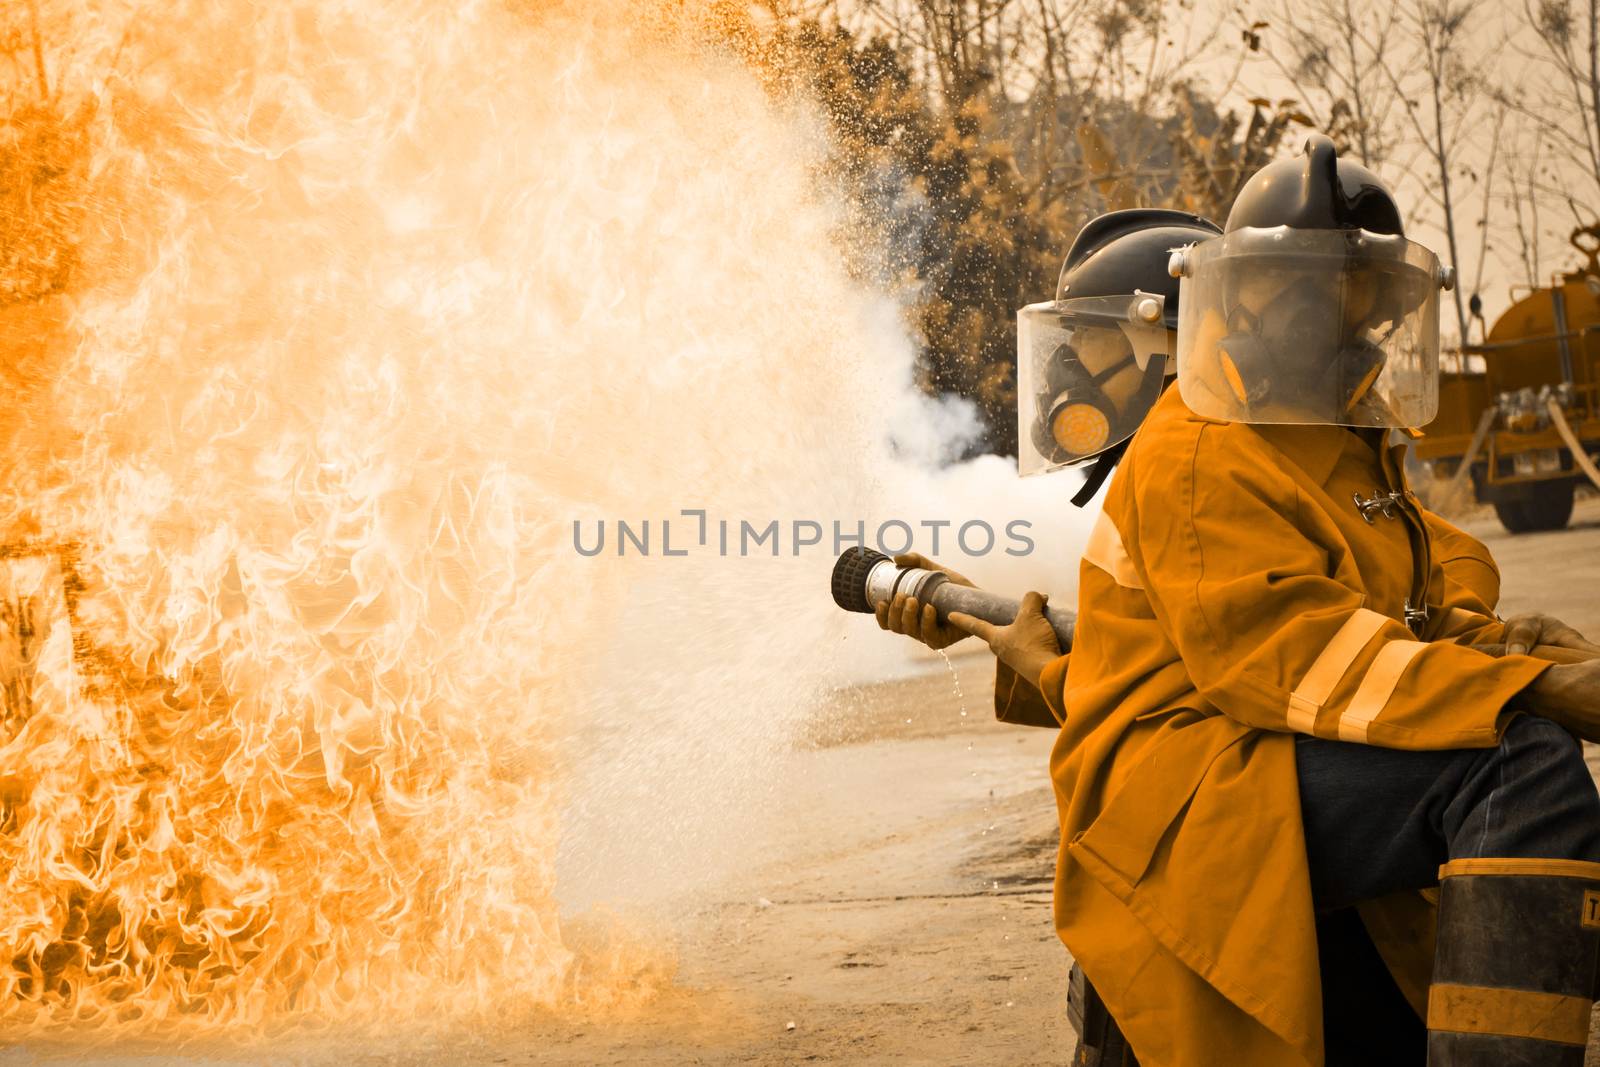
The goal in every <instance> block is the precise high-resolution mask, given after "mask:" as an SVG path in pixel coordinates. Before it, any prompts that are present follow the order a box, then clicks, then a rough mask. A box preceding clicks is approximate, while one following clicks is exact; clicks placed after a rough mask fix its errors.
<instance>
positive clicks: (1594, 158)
mask: <svg viewBox="0 0 1600 1067" xmlns="http://www.w3.org/2000/svg"><path fill="white" fill-rule="evenodd" d="M1523 15H1524V18H1525V19H1526V22H1527V26H1528V27H1529V28H1530V29H1531V30H1532V36H1533V39H1534V40H1535V41H1537V42H1538V45H1537V46H1536V47H1535V48H1534V49H1533V50H1532V51H1529V52H1527V53H1526V54H1527V56H1528V57H1529V58H1530V59H1532V60H1533V61H1534V62H1535V63H1537V64H1538V65H1539V68H1540V70H1541V71H1542V72H1544V73H1546V74H1548V75H1549V77H1538V76H1535V77H1532V78H1530V79H1529V82H1530V85H1531V86H1532V87H1533V88H1532V92H1531V94H1530V95H1529V96H1528V97H1526V98H1525V106H1524V107H1523V109H1522V110H1523V114H1524V115H1526V116H1527V117H1528V118H1530V119H1532V120H1533V122H1534V123H1536V124H1537V126H1538V128H1539V132H1540V133H1541V134H1542V135H1543V138H1544V140H1545V142H1546V144H1547V145H1548V147H1549V148H1550V150H1552V151H1553V152H1555V153H1557V154H1559V155H1560V156H1561V157H1563V162H1565V163H1567V164H1568V165H1571V166H1575V167H1576V168H1578V170H1579V172H1580V173H1582V174H1584V175H1585V176H1586V177H1587V178H1588V180H1589V181H1591V182H1593V183H1594V187H1595V191H1596V192H1597V193H1600V2H1597V0H1588V2H1587V3H1585V4H1582V5H1574V4H1573V3H1572V0H1524V5H1523Z"/></svg>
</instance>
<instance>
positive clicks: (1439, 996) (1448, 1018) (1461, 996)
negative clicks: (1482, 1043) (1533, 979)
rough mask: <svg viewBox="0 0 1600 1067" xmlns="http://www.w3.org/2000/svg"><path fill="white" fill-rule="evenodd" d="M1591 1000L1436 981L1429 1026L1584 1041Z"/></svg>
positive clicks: (1571, 1042)
mask: <svg viewBox="0 0 1600 1067" xmlns="http://www.w3.org/2000/svg"><path fill="white" fill-rule="evenodd" d="M1591 1004H1592V1002H1591V1001H1590V1000H1589V999H1588V998H1587V997H1564V996H1562V995H1561V994H1559V993H1534V992H1530V991H1528V990H1525V989H1490V988H1487V987H1484V986H1470V985H1435V986H1434V987H1433V988H1432V989H1431V990H1429V992H1428V1029H1429V1030H1447V1031H1450V1032H1453V1033H1458V1034H1497V1035H1500V1036H1502V1037H1522V1038H1530V1039H1532V1040H1535V1041H1552V1042H1555V1043H1557V1044H1561V1045H1585V1044H1588V1041H1589V1008H1590V1006H1591Z"/></svg>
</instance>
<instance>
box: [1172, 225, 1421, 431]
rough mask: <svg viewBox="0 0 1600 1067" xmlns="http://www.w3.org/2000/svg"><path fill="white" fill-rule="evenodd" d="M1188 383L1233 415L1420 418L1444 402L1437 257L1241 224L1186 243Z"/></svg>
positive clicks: (1338, 236) (1324, 421) (1377, 421)
mask: <svg viewBox="0 0 1600 1067" xmlns="http://www.w3.org/2000/svg"><path fill="white" fill-rule="evenodd" d="M1183 268H1184V275H1183V281H1182V285H1183V289H1182V293H1183V297H1182V300H1181V301H1180V302H1179V312H1178V388H1179V390H1180V391H1181V392H1182V394H1183V402H1184V403H1185V404H1187V405H1188V406H1189V409H1190V410H1191V411H1193V412H1195V413H1196V414H1198V415H1204V416H1207V417H1209V418H1215V419H1223V420H1225V421H1228V422H1253V423H1312V424H1321V425H1328V424H1332V425H1339V426H1422V425H1425V424H1426V423H1429V422H1431V421H1433V417H1434V415H1435V414H1437V412H1438V407H1439V296H1438V290H1439V284H1440V278H1441V272H1440V269H1439V261H1438V259H1437V257H1435V256H1434V254H1433V253H1432V252H1430V251H1428V250H1427V249H1426V248H1424V247H1422V246H1421V245H1417V244H1413V243H1411V242H1410V241H1407V240H1405V238H1403V237H1399V236H1393V235H1387V234H1374V233H1369V232H1367V231H1364V230H1296V229H1292V228H1290V227H1286V226H1281V227H1275V228H1272V229H1256V228H1245V229H1240V230H1235V231H1233V232H1232V233H1229V234H1227V235H1226V236H1224V237H1218V238H1215V239H1213V240H1210V241H1205V242H1202V243H1201V244H1199V245H1196V246H1195V247H1193V248H1192V249H1190V250H1188V251H1187V252H1186V253H1185V254H1184V259H1183Z"/></svg>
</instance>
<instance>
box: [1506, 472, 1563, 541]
mask: <svg viewBox="0 0 1600 1067" xmlns="http://www.w3.org/2000/svg"><path fill="white" fill-rule="evenodd" d="M1494 513H1495V514H1496V515H1498V516H1500V525H1502V526H1504V527H1505V528H1506V530H1507V531H1509V532H1510V533H1514V534H1519V533H1533V532H1535V531H1538V530H1559V529H1561V528H1563V527H1564V526H1566V525H1567V521H1568V520H1569V519H1571V518H1572V483H1571V482H1570V481H1561V482H1538V483H1535V484H1533V485H1530V486H1527V487H1525V488H1524V489H1522V490H1521V491H1520V492H1518V493H1517V495H1516V496H1508V497H1506V498H1505V499H1503V500H1496V501H1495V503H1494Z"/></svg>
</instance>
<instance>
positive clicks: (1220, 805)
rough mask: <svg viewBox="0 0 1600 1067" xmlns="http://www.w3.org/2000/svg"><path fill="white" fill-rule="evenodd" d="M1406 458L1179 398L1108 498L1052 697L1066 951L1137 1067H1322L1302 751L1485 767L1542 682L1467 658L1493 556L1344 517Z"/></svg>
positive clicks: (1520, 659) (1505, 663)
mask: <svg viewBox="0 0 1600 1067" xmlns="http://www.w3.org/2000/svg"><path fill="white" fill-rule="evenodd" d="M1396 451H1398V450H1394V451H1390V452H1387V453H1385V454H1384V455H1382V456H1381V457H1380V456H1379V455H1378V454H1377V453H1376V452H1374V450H1373V449H1372V448H1371V447H1370V446H1369V445H1368V444H1367V443H1366V442H1365V441H1363V440H1362V439H1361V438H1359V437H1357V436H1356V435H1355V434H1353V433H1351V432H1349V431H1348V430H1345V429H1343V428H1340V427H1331V426H1248V425H1244V424H1231V423H1222V422H1217V421H1214V420H1209V419H1203V418H1200V417H1198V416H1195V415H1194V414H1192V413H1191V412H1190V411H1189V410H1188V409H1187V408H1186V407H1184V405H1183V403H1182V401H1181V399H1180V398H1179V395H1178V391H1177V390H1176V389H1173V390H1169V391H1168V392H1167V394H1166V395H1165V396H1163V398H1162V399H1161V401H1160V402H1159V403H1158V404H1157V406H1156V407H1155V409H1154V410H1153V411H1152V412H1151V414H1150V416H1149V417H1148V419H1147V420H1146V422H1145V424H1144V426H1143V427H1141V429H1140V430H1139V432H1138V434H1137V435H1136V436H1135V437H1134V440H1133V444H1132V446H1131V447H1130V448H1129V450H1128V453H1127V455H1126V456H1125V457H1124V459H1123V461H1122V464H1121V467H1120V469H1119V470H1118V472H1117V474H1116V476H1115V478H1114V479H1113V481H1112V483H1111V487H1110V490H1109V491H1108V493H1107V497H1106V504H1105V517H1104V519H1103V520H1102V523H1103V525H1102V526H1101V527H1100V528H1099V529H1097V531H1096V532H1095V534H1094V535H1093V536H1092V537H1091V539H1090V550H1089V551H1088V552H1086V554H1085V559H1084V562H1083V563H1082V565H1081V567H1080V574H1079V589H1078V623H1077V631H1076V636H1075V642H1074V647H1073V649H1072V653H1071V655H1070V656H1063V657H1061V658H1060V659H1059V660H1057V661H1056V662H1055V663H1053V664H1052V665H1051V666H1050V668H1049V669H1047V670H1046V671H1045V673H1044V677H1043V679H1042V681H1041V689H1042V692H1043V695H1044V698H1045V699H1046V700H1047V701H1048V702H1049V703H1050V705H1051V708H1052V711H1053V712H1054V713H1055V715H1056V717H1057V718H1058V719H1062V720H1063V722H1064V725H1063V727H1062V730H1061V733H1060V735H1059V736H1058V738H1057V742H1056V745H1055V749H1054V752H1053V754H1052V757H1051V774H1052V777H1053V779H1054V782H1055V787H1056V800H1057V807H1058V810H1059V814H1060V819H1061V829H1062V842H1063V844H1062V849H1061V852H1060V855H1059V860H1058V864H1057V873H1056V895H1055V914H1056V927H1057V931H1058V932H1059V934H1060V936H1061V938H1062V940H1063V941H1064V942H1065V943H1066V945H1067V946H1068V948H1069V950H1070V951H1071V952H1072V953H1073V955H1074V956H1075V957H1076V958H1077V959H1078V961H1079V962H1080V963H1081V964H1082V966H1083V968H1084V971H1085V973H1086V974H1087V975H1088V976H1089V978H1090V980H1091V981H1092V982H1093V983H1094V984H1095V986H1096V988H1097V989H1098V990H1099V992H1100V994H1101V995H1102V996H1103V997H1104V999H1105V1001H1106V1004H1107V1006H1108V1007H1109V1009H1110V1011H1111V1013H1112V1015H1113V1017H1115V1018H1116V1019H1117V1020H1118V1022H1119V1023H1120V1024H1121V1026H1122V1028H1123V1031H1124V1032H1125V1033H1126V1034H1127V1035H1128V1038H1129V1041H1130V1043H1131V1044H1132V1045H1133V1048H1134V1051H1135V1053H1136V1054H1137V1056H1138V1058H1139V1062H1140V1063H1142V1064H1145V1065H1146V1067H1177V1065H1184V1067H1191V1065H1195V1064H1206V1063H1228V1064H1235V1065H1239V1067H1251V1065H1263V1067H1264V1065H1269V1064H1270V1065H1274V1067H1276V1065H1282V1064H1290V1063H1308V1064H1313V1065H1320V1064H1321V1063H1322V1060H1323V1053H1322V1017H1321V992H1320V988H1319V985H1318V976H1317V957H1316V937H1315V928H1314V922H1313V916H1312V908H1311V893H1310V884H1309V878H1308V875H1307V871H1306V859H1305V839H1304V832H1303V829H1302V825H1301V821H1300V800H1299V789H1298V784H1297V778H1296V772H1295V757H1294V736H1295V733H1296V732H1300V733H1307V734H1313V735H1315V736H1318V737H1323V738H1329V739H1341V738H1342V739H1345V740H1350V741H1356V742H1361V743H1365V744H1372V745H1382V746H1386V747H1393V748H1408V749H1440V748H1472V747H1488V746H1491V745H1494V744H1496V743H1497V742H1498V739H1499V735H1500V731H1501V728H1502V716H1503V714H1504V713H1505V712H1506V711H1507V708H1506V705H1507V702H1508V701H1510V700H1511V699H1512V698H1513V697H1514V696H1515V695H1516V694H1517V693H1518V692H1519V691H1520V690H1522V689H1523V688H1524V687H1526V686H1527V685H1528V684H1530V683H1531V682H1532V681H1533V680H1534V679H1535V678H1537V677H1538V675H1539V674H1540V673H1541V672H1542V671H1543V670H1545V669H1546V667H1547V666H1548V664H1546V663H1543V662H1541V661H1538V660H1534V659H1531V658H1528V657H1525V656H1509V657H1505V658H1501V659H1494V658H1491V657H1490V656H1487V655H1485V654H1483V653H1481V652H1478V651H1476V650H1474V649H1472V648H1469V647H1466V645H1467V644H1470V643H1471V642H1472V641H1474V640H1480V639H1482V638H1481V635H1483V634H1486V633H1494V632H1496V629H1497V627H1498V626H1499V624H1498V622H1497V621H1496V620H1495V619H1494V617H1493V609H1494V601H1495V599H1496V598H1497V596H1498V573H1497V572H1496V571H1495V570H1494V565H1493V561H1492V560H1491V559H1490V558H1489V555H1488V552H1487V550H1485V549H1483V547H1482V546H1481V545H1478V544H1477V542H1475V541H1472V539H1471V538H1469V537H1467V535H1466V534H1463V533H1461V532H1460V531H1459V530H1455V529H1454V528H1453V527H1451V526H1449V524H1448V523H1445V522H1444V521H1443V520H1442V519H1438V518H1437V517H1435V516H1431V515H1427V514H1425V513H1423V512H1421V511H1420V509H1418V508H1417V507H1416V505H1415V504H1414V503H1411V502H1410V501H1409V500H1408V501H1407V502H1406V503H1405V505H1404V508H1403V511H1404V514H1403V516H1401V515H1397V516H1396V517H1393V518H1384V517H1377V518H1375V520H1374V521H1373V522H1371V523H1368V522H1367V521H1366V520H1364V519H1363V518H1362V516H1361V514H1360V512H1359V511H1358V510H1357V508H1356V506H1355V503H1354V501H1353V499H1352V497H1353V496H1354V495H1355V494H1359V495H1361V496H1362V497H1366V498H1370V497H1371V496H1372V495H1373V494H1374V493H1375V492H1378V491H1389V490H1398V489H1401V488H1403V486H1404V483H1403V478H1402V474H1401V471H1400V467H1399V464H1398V460H1397V457H1396V455H1395V452H1396ZM1408 526H1409V527H1411V528H1412V530H1413V533H1414V535H1415V536H1416V538H1417V544H1418V545H1419V546H1420V547H1421V548H1422V554H1423V555H1424V558H1423V559H1422V560H1421V561H1420V562H1421V564H1422V566H1421V567H1419V568H1416V569H1414V560H1413V549H1412V544H1413V542H1412V540H1411V538H1410V537H1408V533H1407V530H1408ZM1424 529H1426V531H1427V534H1426V535H1424V534H1422V533H1421V531H1422V530H1424ZM1474 546H1476V547H1474ZM1445 559H1448V560H1449V561H1450V562H1451V564H1452V565H1451V567H1450V568H1449V573H1448V574H1447V572H1446V570H1445V568H1444V562H1445ZM1417 585H1424V586H1425V587H1426V588H1425V589H1415V588H1414V586H1417ZM1411 596H1417V598H1418V599H1419V600H1424V601H1425V602H1426V603H1427V604H1428V609H1429V618H1428V621H1427V623H1426V624H1425V625H1424V626H1423V627H1422V628H1421V629H1422V632H1421V634H1420V635H1419V634H1417V633H1414V632H1412V630H1411V629H1409V628H1408V627H1407V625H1406V624H1405V622H1404V621H1402V620H1404V618H1405V607H1406V601H1407V598H1408V597H1411ZM1458 641H1459V642H1462V643H1460V644H1458V643H1456V642H1458Z"/></svg>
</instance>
